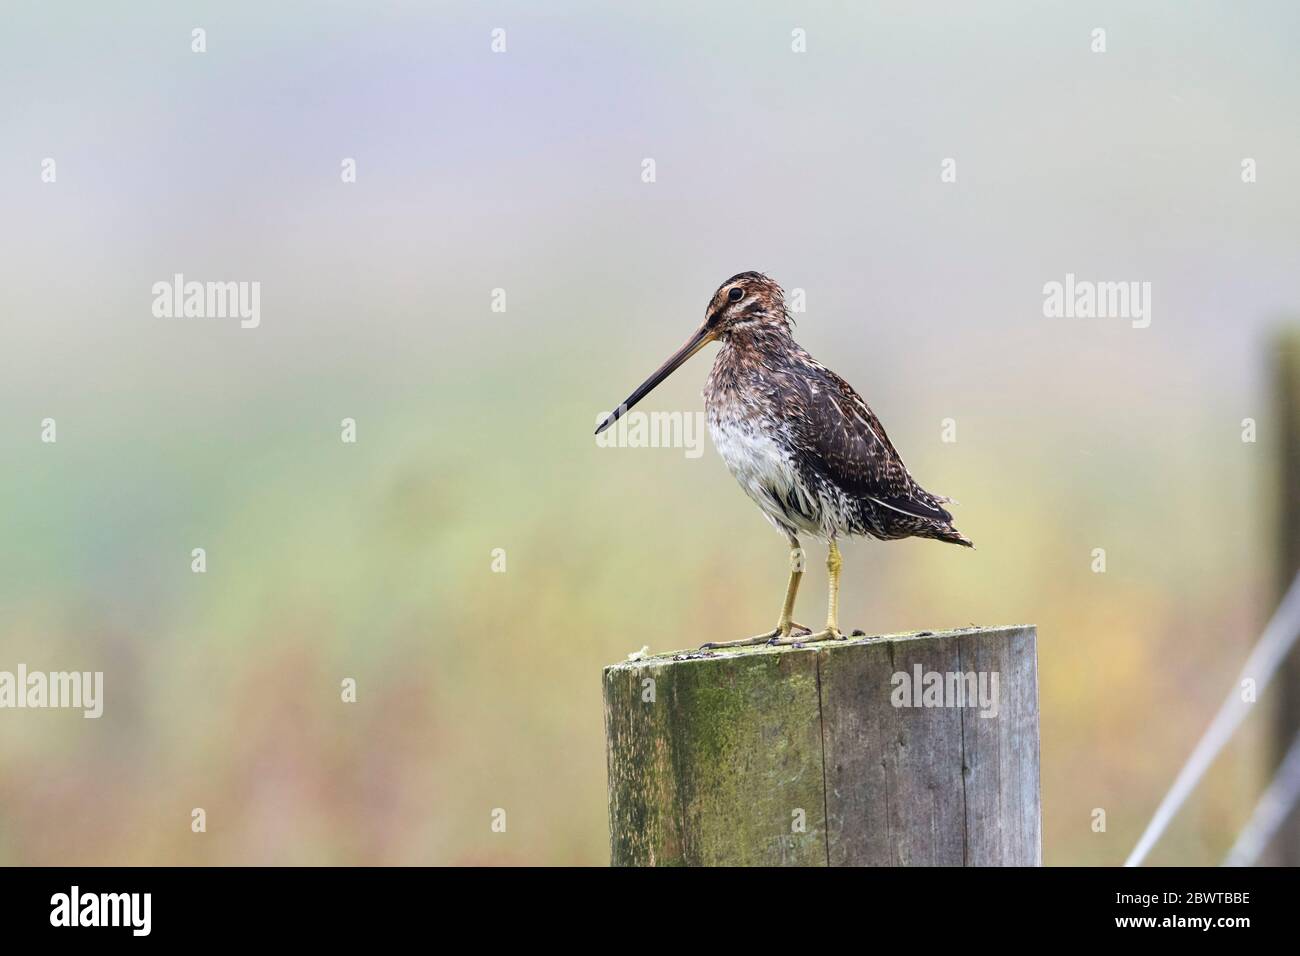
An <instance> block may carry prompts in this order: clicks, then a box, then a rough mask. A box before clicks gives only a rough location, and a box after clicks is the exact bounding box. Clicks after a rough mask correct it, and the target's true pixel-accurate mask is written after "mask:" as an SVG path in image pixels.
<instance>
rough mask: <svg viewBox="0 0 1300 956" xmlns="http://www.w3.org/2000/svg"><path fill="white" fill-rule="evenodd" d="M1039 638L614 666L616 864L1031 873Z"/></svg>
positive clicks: (1009, 631) (983, 637) (752, 653)
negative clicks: (1017, 868)
mask: <svg viewBox="0 0 1300 956" xmlns="http://www.w3.org/2000/svg"><path fill="white" fill-rule="evenodd" d="M1035 639H1036V635H1035V631H1034V629H1033V628H1032V627H1003V628H991V629H988V628H970V629H964V630H959V631H947V632H943V633H937V634H931V633H929V632H920V633H914V634H901V635H891V636H888V637H870V638H857V639H852V640H849V641H843V642H840V641H836V642H827V643H822V644H809V645H805V646H803V647H798V646H794V647H755V648H743V649H736V650H731V651H727V652H698V651H695V652H681V653H677V654H670V655H662V656H658V657H649V658H644V659H640V660H635V661H628V662H626V663H622V664H615V665H612V666H610V667H607V668H606V669H605V673H604V691H605V729H606V739H607V755H608V769H609V816H610V847H611V861H612V862H613V863H614V864H615V865H782V864H795V865H821V866H825V865H909V864H940V865H990V864H992V865H996V864H1004V865H1036V864H1038V863H1039V862H1041V850H1040V836H1039V833H1040V827H1039V795H1038V690H1037V661H1036V651H1035Z"/></svg>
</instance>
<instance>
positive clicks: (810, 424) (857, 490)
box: [778, 365, 952, 524]
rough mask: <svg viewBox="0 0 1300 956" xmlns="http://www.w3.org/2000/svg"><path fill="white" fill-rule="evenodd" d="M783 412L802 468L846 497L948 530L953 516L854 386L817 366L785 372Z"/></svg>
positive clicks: (782, 391) (783, 372)
mask: <svg viewBox="0 0 1300 956" xmlns="http://www.w3.org/2000/svg"><path fill="white" fill-rule="evenodd" d="M782 375H783V376H784V377H787V379H788V380H787V381H786V382H785V383H783V384H784V385H785V386H786V387H784V388H781V389H778V394H784V395H785V396H788V398H787V403H788V406H787V407H786V408H785V409H783V411H784V413H785V420H786V422H787V424H788V427H790V428H791V429H792V430H793V431H794V433H795V438H796V442H795V444H796V445H797V447H798V448H799V449H800V452H799V456H800V458H801V459H802V464H803V465H804V466H805V467H807V468H810V469H812V470H814V471H816V472H818V473H819V474H821V475H822V476H823V477H824V478H827V479H829V480H830V481H832V482H833V483H834V484H835V485H837V486H838V487H840V488H842V489H844V491H845V492H846V493H848V494H849V495H852V496H854V497H858V498H869V499H870V500H872V501H874V502H875V503H876V504H878V505H881V506H882V507H885V508H890V509H892V510H894V511H898V512H901V513H903V514H905V515H911V516H912V517H915V518H921V519H925V520H930V521H939V522H942V523H944V524H948V523H950V522H951V521H952V515H951V514H949V513H948V512H947V511H945V510H944V509H943V508H942V507H940V504H939V500H938V499H937V498H935V496H934V495H931V494H930V493H929V492H927V491H926V490H925V489H923V488H921V486H920V485H918V484H917V483H916V481H915V480H914V479H913V478H912V476H911V475H910V474H908V472H907V466H906V465H904V464H903V459H902V456H900V455H899V454H898V451H897V449H895V448H894V446H893V444H892V443H891V442H890V440H889V436H888V435H886V434H885V429H884V426H883V425H881V424H880V419H879V418H877V417H876V415H875V413H874V412H873V411H872V410H871V408H870V407H869V406H868V405H867V403H866V402H865V401H863V400H862V397H861V396H860V395H858V393H857V392H855V391H854V390H853V387H852V386H851V385H849V383H848V382H846V381H844V379H842V378H840V377H839V376H838V375H836V374H835V373H834V372H832V371H831V370H830V369H828V368H825V367H824V366H820V365H813V366H809V367H807V368H804V369H801V370H798V371H796V370H795V369H789V370H783V371H782Z"/></svg>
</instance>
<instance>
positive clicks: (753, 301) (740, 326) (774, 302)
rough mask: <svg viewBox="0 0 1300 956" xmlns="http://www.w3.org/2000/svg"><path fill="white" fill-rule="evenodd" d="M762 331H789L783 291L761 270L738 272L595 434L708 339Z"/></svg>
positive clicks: (639, 398)
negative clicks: (680, 341)
mask: <svg viewBox="0 0 1300 956" xmlns="http://www.w3.org/2000/svg"><path fill="white" fill-rule="evenodd" d="M764 334H767V335H772V334H776V335H786V336H788V335H789V334H790V313H789V312H787V311H786V308H785V293H784V292H782V291H781V287H780V286H779V285H777V284H776V283H775V282H773V281H772V280H771V279H769V278H768V277H767V276H765V275H763V274H762V273H761V272H741V273H738V274H736V275H734V276H732V277H731V278H730V279H728V280H727V281H726V282H724V283H722V285H720V286H718V291H717V292H715V293H713V298H712V299H710V300H709V306H708V308H707V309H705V310H704V323H703V324H702V325H701V326H700V327H699V328H698V329H696V330H695V332H694V333H693V334H692V335H691V337H690V338H689V339H687V340H686V344H685V345H683V346H682V347H681V348H679V349H678V350H677V351H676V352H674V353H673V354H672V355H671V356H669V358H668V361H666V362H664V364H663V365H661V366H659V368H658V369H657V370H656V371H655V372H654V374H653V375H651V376H650V377H649V378H647V379H646V380H645V381H644V382H642V383H641V384H640V385H639V386H637V388H636V391H634V392H633V393H632V394H631V395H629V396H628V397H627V398H626V399H624V400H623V404H621V405H619V407H618V408H616V409H614V411H612V412H610V413H609V415H608V416H606V418H605V420H604V421H602V422H601V423H600V426H599V427H598V428H597V429H596V434H597V435H599V434H600V433H601V432H603V431H604V430H605V429H606V428H608V427H609V426H610V425H612V424H614V422H615V421H617V420H618V417H619V416H620V415H622V414H623V413H624V412H626V411H627V410H628V409H629V408H631V407H632V406H633V405H635V404H636V403H637V402H639V401H641V399H643V398H645V397H646V396H647V395H649V394H650V392H651V391H653V390H654V389H655V388H656V387H657V386H658V385H659V383H660V382H662V381H663V380H664V379H666V378H667V377H668V376H669V375H671V374H673V372H675V371H677V369H678V368H680V367H681V365H682V364H683V363H684V362H685V361H686V360H687V359H688V358H690V357H691V356H692V355H694V354H695V353H696V352H698V351H699V350H700V349H702V348H704V346H706V345H708V344H709V343H710V342H713V341H716V340H718V339H724V340H728V339H731V338H733V337H743V336H747V335H764Z"/></svg>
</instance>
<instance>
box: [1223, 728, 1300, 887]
mask: <svg viewBox="0 0 1300 956" xmlns="http://www.w3.org/2000/svg"><path fill="white" fill-rule="evenodd" d="M1297 799H1300V734H1296V738H1295V740H1293V741H1292V742H1291V749H1290V750H1288V751H1287V752H1286V757H1285V758H1284V759H1283V760H1282V765H1281V766H1280V767H1278V768H1277V774H1276V776H1274V777H1273V782H1272V783H1270V784H1269V785H1268V789H1267V790H1265V791H1264V795H1263V796H1262V797H1260V798H1259V803H1258V804H1256V805H1255V812H1254V813H1252V814H1251V816H1250V821H1249V822H1248V823H1247V824H1246V826H1245V828H1244V829H1242V831H1241V833H1240V834H1238V836H1237V842H1236V843H1234V844H1233V845H1232V849H1231V850H1229V851H1228V855H1227V856H1226V857H1224V859H1223V865H1224V866H1253V865H1254V864H1255V861H1256V860H1258V859H1259V855H1260V854H1261V853H1263V852H1264V848H1265V847H1267V846H1268V845H1269V843H1270V842H1271V841H1272V839H1273V837H1274V836H1276V835H1277V831H1278V830H1280V829H1282V824H1283V823H1285V822H1286V818H1287V817H1288V816H1290V815H1291V808H1292V807H1294V806H1295V805H1296V801H1297Z"/></svg>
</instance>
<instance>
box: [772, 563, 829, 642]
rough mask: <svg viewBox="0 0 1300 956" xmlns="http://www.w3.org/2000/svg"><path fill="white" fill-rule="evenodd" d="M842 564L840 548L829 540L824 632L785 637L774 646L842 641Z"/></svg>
mask: <svg viewBox="0 0 1300 956" xmlns="http://www.w3.org/2000/svg"><path fill="white" fill-rule="evenodd" d="M842 565H843V562H842V561H841V560H840V547H839V545H838V544H836V543H835V539H834V538H831V543H830V548H829V550H828V551H827V552H826V576H827V578H828V580H829V582H830V583H829V588H830V592H829V599H828V601H827V607H826V630H824V631H818V632H817V633H816V634H810V635H807V636H804V637H788V636H787V637H785V638H784V639H783V640H780V641H773V643H774V644H808V643H810V642H812V641H843V640H846V638H845V636H844V635H843V634H842V633H841V632H840V568H841V566H842Z"/></svg>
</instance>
